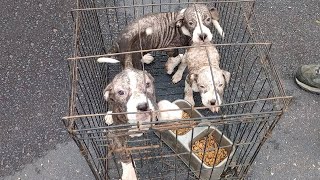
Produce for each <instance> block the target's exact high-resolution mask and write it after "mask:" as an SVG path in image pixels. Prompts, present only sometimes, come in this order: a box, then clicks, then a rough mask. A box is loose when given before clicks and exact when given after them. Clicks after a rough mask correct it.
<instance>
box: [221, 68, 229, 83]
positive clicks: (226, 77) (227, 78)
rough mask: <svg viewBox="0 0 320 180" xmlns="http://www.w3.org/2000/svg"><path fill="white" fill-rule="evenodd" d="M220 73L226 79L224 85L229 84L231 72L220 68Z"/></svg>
mask: <svg viewBox="0 0 320 180" xmlns="http://www.w3.org/2000/svg"><path fill="white" fill-rule="evenodd" d="M222 75H223V77H224V80H225V81H226V85H227V84H229V82H230V76H231V74H230V73H229V72H228V71H225V70H222Z"/></svg>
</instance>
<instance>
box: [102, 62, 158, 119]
mask: <svg viewBox="0 0 320 180" xmlns="http://www.w3.org/2000/svg"><path fill="white" fill-rule="evenodd" d="M144 79H145V83H144ZM153 81H154V79H153V77H152V76H151V75H150V74H149V73H147V72H146V71H140V70H136V69H131V68H128V69H125V70H123V71H122V72H121V73H119V74H117V75H116V76H115V77H114V79H113V80H112V82H111V83H110V84H109V85H108V86H107V87H106V88H105V90H104V98H105V99H106V100H110V101H111V102H112V103H113V106H117V107H118V108H119V109H121V110H122V111H123V112H133V113H134V114H127V115H126V117H127V119H128V122H129V123H137V122H148V121H151V120H152V119H153V117H152V116H151V115H150V113H149V112H145V111H149V110H154V109H155V108H156V102H155V101H156V98H155V89H154V84H153ZM136 112H138V113H136ZM143 112H145V113H143Z"/></svg>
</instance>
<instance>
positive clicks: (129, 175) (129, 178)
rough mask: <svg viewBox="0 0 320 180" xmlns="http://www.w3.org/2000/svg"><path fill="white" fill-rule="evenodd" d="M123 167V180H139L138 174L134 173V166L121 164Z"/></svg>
mask: <svg viewBox="0 0 320 180" xmlns="http://www.w3.org/2000/svg"><path fill="white" fill-rule="evenodd" d="M121 166H122V176H121V179H122V180H137V175H136V172H135V171H134V167H133V164H132V163H131V162H130V163H123V162H121Z"/></svg>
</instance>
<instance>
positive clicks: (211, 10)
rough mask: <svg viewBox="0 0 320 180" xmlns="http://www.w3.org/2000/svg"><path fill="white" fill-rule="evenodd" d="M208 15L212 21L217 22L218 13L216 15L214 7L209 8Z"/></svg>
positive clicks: (216, 11)
mask: <svg viewBox="0 0 320 180" xmlns="http://www.w3.org/2000/svg"><path fill="white" fill-rule="evenodd" d="M210 14H211V18H212V19H213V20H216V21H218V20H219V13H218V10H217V8H215V7H213V8H211V9H210Z"/></svg>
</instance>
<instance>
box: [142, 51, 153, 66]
mask: <svg viewBox="0 0 320 180" xmlns="http://www.w3.org/2000/svg"><path fill="white" fill-rule="evenodd" d="M153 60H154V58H153V56H152V55H151V54H150V53H147V54H145V55H144V56H143V57H142V59H141V62H143V63H145V64H150V63H151V62H152V61H153Z"/></svg>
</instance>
